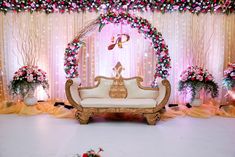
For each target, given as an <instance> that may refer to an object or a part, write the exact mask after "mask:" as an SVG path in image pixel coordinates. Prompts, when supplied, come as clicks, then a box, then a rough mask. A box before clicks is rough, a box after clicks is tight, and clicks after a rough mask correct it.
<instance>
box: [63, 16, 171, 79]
mask: <svg viewBox="0 0 235 157" xmlns="http://www.w3.org/2000/svg"><path fill="white" fill-rule="evenodd" d="M108 23H114V24H116V23H123V24H129V25H130V26H131V27H132V28H136V29H138V31H139V32H140V33H142V34H144V36H145V38H149V39H150V40H151V41H152V46H153V48H154V51H155V54H156V56H157V59H158V64H157V65H156V69H155V75H154V78H155V80H156V78H157V77H161V78H163V79H164V78H166V77H167V76H168V75H169V72H168V70H169V69H170V68H171V66H170V62H171V59H170V56H169V53H168V47H167V45H166V44H165V41H164V39H163V38H162V34H161V33H160V32H158V31H157V29H156V28H154V27H153V26H152V25H151V24H150V23H149V22H148V21H147V20H146V19H143V18H141V17H133V16H131V15H130V14H129V13H119V14H116V13H114V12H108V13H106V14H101V15H100V17H99V18H98V23H97V24H99V31H101V29H102V28H103V27H104V26H105V25H106V24H108ZM81 46H82V42H81V41H80V40H79V38H76V39H75V40H73V41H72V42H71V43H69V44H68V47H67V48H66V50H65V63H64V66H65V73H66V77H67V78H75V77H77V76H78V63H77V59H76V57H77V55H78V49H79V48H80V47H81Z"/></svg>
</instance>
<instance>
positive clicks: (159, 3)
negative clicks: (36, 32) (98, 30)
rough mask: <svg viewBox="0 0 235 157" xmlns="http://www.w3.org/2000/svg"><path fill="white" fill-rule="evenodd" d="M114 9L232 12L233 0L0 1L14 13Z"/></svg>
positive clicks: (3, 8)
mask: <svg viewBox="0 0 235 157" xmlns="http://www.w3.org/2000/svg"><path fill="white" fill-rule="evenodd" d="M113 8H115V9H117V10H121V11H128V10H138V11H152V12H154V11H158V12H161V13H166V12H173V11H179V12H186V11H189V12H191V13H196V14H199V13H214V12H217V13H226V14H229V13H235V2H234V0H196V1H192V0H190V1H186V0H155V1H152V0H144V1H142V0H85V1H74V0H2V1H0V11H1V12H4V13H7V12H8V11H13V12H23V11H28V12H37V11H40V12H45V13H55V12H59V13H64V12H84V11H99V10H101V9H106V10H110V9H113Z"/></svg>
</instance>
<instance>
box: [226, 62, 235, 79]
mask: <svg viewBox="0 0 235 157" xmlns="http://www.w3.org/2000/svg"><path fill="white" fill-rule="evenodd" d="M224 78H231V79H233V80H235V62H234V63H231V64H229V65H228V68H227V69H226V70H225V71H224Z"/></svg>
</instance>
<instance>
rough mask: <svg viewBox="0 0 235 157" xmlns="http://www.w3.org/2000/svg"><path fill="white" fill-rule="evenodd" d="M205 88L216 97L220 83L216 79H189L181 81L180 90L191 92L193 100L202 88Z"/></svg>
mask: <svg viewBox="0 0 235 157" xmlns="http://www.w3.org/2000/svg"><path fill="white" fill-rule="evenodd" d="M202 89H204V90H205V91H206V93H207V94H209V93H210V94H211V97H212V98H215V97H217V96H218V94H219V91H218V85H217V84H216V83H215V82H214V81H207V82H201V81H198V80H195V81H191V80H187V81H185V82H183V81H179V88H178V90H179V91H180V92H183V91H186V92H190V93H191V100H193V99H194V98H195V96H196V94H197V92H199V91H200V90H202Z"/></svg>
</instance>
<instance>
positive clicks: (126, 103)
mask: <svg viewBox="0 0 235 157" xmlns="http://www.w3.org/2000/svg"><path fill="white" fill-rule="evenodd" d="M156 104H157V102H156V100H154V99H115V98H87V99H83V100H82V101H81V105H82V107H96V108H104V107H125V108H153V107H155V106H156Z"/></svg>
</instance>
